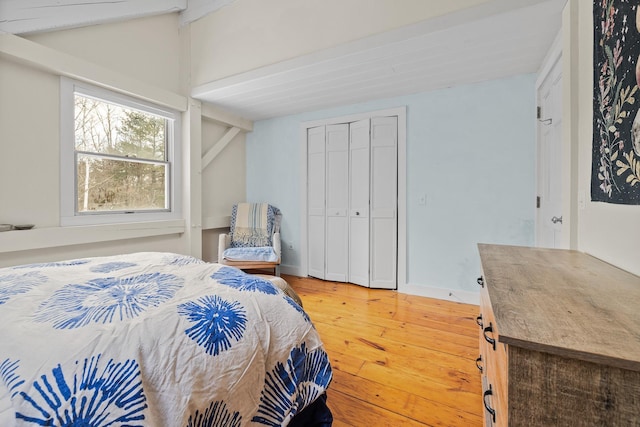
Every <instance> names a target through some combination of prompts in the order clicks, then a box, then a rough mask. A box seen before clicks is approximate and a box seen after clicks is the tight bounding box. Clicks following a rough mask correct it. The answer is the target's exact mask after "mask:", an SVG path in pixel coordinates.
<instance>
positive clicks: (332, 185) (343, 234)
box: [325, 123, 349, 282]
mask: <svg viewBox="0 0 640 427" xmlns="http://www.w3.org/2000/svg"><path fill="white" fill-rule="evenodd" d="M326 150H327V155H326V162H327V168H326V180H325V182H326V247H325V279H326V280H334V281H337V282H346V281H347V277H348V274H349V222H348V216H347V212H348V209H349V186H348V182H349V125H348V124H347V123H343V124H337V125H328V126H327V133H326Z"/></svg>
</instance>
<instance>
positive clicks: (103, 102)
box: [61, 78, 179, 225]
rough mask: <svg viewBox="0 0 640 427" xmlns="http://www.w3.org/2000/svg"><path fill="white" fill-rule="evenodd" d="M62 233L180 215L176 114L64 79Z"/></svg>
mask: <svg viewBox="0 0 640 427" xmlns="http://www.w3.org/2000/svg"><path fill="white" fill-rule="evenodd" d="M61 99H62V106H61V118H62V125H61V147H62V149H61V168H62V170H61V185H62V189H61V194H62V206H61V223H62V225H79V224H96V223H113V222H131V221H147V220H159V219H173V218H176V217H177V216H178V215H176V214H177V212H178V206H179V198H178V197H177V194H176V193H177V189H179V186H178V185H177V177H178V176H179V170H178V169H179V161H178V159H177V154H178V153H179V150H178V149H177V146H178V142H177V140H178V137H177V135H178V127H179V114H178V113H177V112H175V111H172V110H169V109H163V108H162V107H159V106H156V105H153V104H150V103H147V102H144V101H141V100H137V99H134V98H131V97H127V96H124V95H120V94H117V93H114V92H110V91H107V90H105V89H100V88H97V87H93V86H90V85H86V84H83V83H78V82H74V81H71V80H69V79H66V78H63V79H62V84H61Z"/></svg>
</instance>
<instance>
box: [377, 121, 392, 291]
mask: <svg viewBox="0 0 640 427" xmlns="http://www.w3.org/2000/svg"><path fill="white" fill-rule="evenodd" d="M397 141H398V120H397V118H396V117H376V118H373V119H371V207H370V216H371V219H370V221H371V227H370V229H371V235H370V238H371V245H370V246H371V273H370V285H371V287H372V288H386V289H395V288H396V287H397V274H396V270H397V265H396V264H397V261H396V260H397V229H398V219H397V198H398V196H397V193H398V190H397V188H398V172H397Z"/></svg>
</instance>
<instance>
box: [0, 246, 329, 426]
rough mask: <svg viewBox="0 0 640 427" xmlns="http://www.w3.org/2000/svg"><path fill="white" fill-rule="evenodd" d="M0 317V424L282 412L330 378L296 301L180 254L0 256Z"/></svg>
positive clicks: (269, 421)
mask: <svg viewBox="0 0 640 427" xmlns="http://www.w3.org/2000/svg"><path fill="white" fill-rule="evenodd" d="M0 319H2V321H3V324H4V325H5V327H2V328H0V343H1V344H0V426H5V425H7V426H9V425H16V424H17V425H25V426H27V425H36V426H45V425H51V426H54V425H55V426H69V427H71V426H74V427H76V426H91V427H107V426H109V427H116V426H121V427H124V426H128V427H142V426H152V425H167V426H187V427H200V426H229V427H240V426H244V425H260V424H261V425H270V426H276V425H278V426H280V425H285V424H286V423H288V422H289V421H290V420H291V418H292V417H293V416H294V415H295V414H297V413H299V412H301V411H302V410H303V409H304V408H305V407H306V406H307V405H310V404H311V403H312V402H314V401H315V400H316V399H317V397H318V396H320V395H322V394H323V393H324V392H325V390H326V388H327V386H328V384H329V382H330V380H331V366H330V364H329V360H328V357H327V354H326V352H325V351H324V348H323V346H322V341H321V340H320V337H319V335H318V333H317V331H316V329H315V328H314V327H313V325H312V324H311V321H310V319H309V317H308V315H307V314H306V313H305V312H304V310H303V309H302V307H301V306H299V305H298V304H296V303H295V302H294V301H293V300H292V299H291V298H290V297H288V296H286V295H284V294H283V293H282V292H281V291H280V290H279V289H278V288H277V287H276V286H275V285H273V284H272V283H271V282H269V281H268V280H264V279H261V278H258V277H255V276H252V275H249V274H246V273H244V272H242V271H240V270H237V269H235V268H230V267H224V266H221V265H219V264H209V263H205V262H203V261H201V260H198V259H196V258H193V257H188V256H183V255H179V254H170V253H156V252H141V253H135V254H128V255H121V256H112V257H96V258H85V259H81V260H71V261H62V262H55V263H39V264H30V265H24V266H17V267H9V268H0ZM292 349H293V350H292ZM160 391H161V392H160ZM176 396H180V398H179V399H176V398H175V397H176Z"/></svg>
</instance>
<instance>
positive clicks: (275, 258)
mask: <svg viewBox="0 0 640 427" xmlns="http://www.w3.org/2000/svg"><path fill="white" fill-rule="evenodd" d="M281 218H282V215H281V213H280V210H279V209H278V208H276V207H275V206H271V205H270V204H268V203H238V204H237V205H234V206H233V209H232V211H231V229H230V231H229V234H221V235H220V237H219V240H218V263H220V264H223V265H228V266H232V267H237V268H240V269H243V270H247V269H267V268H268V269H271V268H273V269H274V274H275V275H276V276H280V259H281V253H282V246H281V243H280V220H281Z"/></svg>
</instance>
